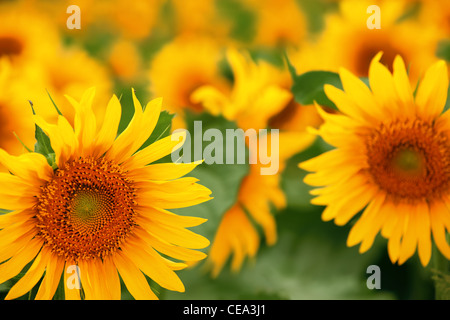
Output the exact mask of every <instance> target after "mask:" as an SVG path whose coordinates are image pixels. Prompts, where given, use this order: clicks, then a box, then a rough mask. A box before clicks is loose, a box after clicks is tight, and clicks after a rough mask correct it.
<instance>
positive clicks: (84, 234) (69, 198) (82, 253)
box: [36, 158, 136, 261]
mask: <svg viewBox="0 0 450 320" xmlns="http://www.w3.org/2000/svg"><path fill="white" fill-rule="evenodd" d="M41 189H42V191H41V194H40V195H39V197H38V199H39V203H38V205H37V206H36V211H37V213H36V216H37V219H38V220H39V223H38V227H39V231H40V232H39V234H40V236H42V237H43V238H44V241H45V243H46V244H47V245H48V246H50V247H51V248H52V250H53V251H54V252H56V253H58V254H59V255H63V256H64V257H65V258H66V261H67V260H71V261H78V260H79V259H89V258H93V257H102V258H103V257H104V256H106V255H108V254H109V253H111V252H113V251H114V250H116V249H117V248H119V247H120V245H121V243H122V242H123V240H124V239H125V238H126V237H127V235H128V234H129V233H130V231H131V229H132V228H133V227H134V215H135V211H134V208H135V206H136V201H135V198H136V196H135V188H134V186H133V183H132V181H130V180H129V179H128V178H127V176H126V174H125V173H124V172H123V171H122V169H121V167H120V166H118V165H115V164H113V163H111V162H109V161H107V160H105V159H104V158H100V159H97V160H95V159H92V158H80V159H78V160H73V161H69V162H67V163H66V165H65V167H64V168H62V169H58V170H56V171H55V174H54V176H53V178H52V180H50V181H49V182H48V183H47V184H46V185H45V186H43V187H42V188H41Z"/></svg>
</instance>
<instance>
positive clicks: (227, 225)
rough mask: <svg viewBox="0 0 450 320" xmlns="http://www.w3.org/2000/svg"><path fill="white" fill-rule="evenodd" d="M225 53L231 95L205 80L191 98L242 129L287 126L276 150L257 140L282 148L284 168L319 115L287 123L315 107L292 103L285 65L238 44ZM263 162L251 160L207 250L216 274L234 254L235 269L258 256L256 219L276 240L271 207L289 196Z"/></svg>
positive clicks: (303, 143)
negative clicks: (258, 56) (264, 171)
mask: <svg viewBox="0 0 450 320" xmlns="http://www.w3.org/2000/svg"><path fill="white" fill-rule="evenodd" d="M227 58H228V61H229V64H230V66H231V70H232V71H233V80H234V83H233V88H232V90H231V92H230V94H229V95H226V94H224V93H223V92H222V91H220V90H219V89H217V88H214V87H213V86H211V85H207V86H203V87H200V88H199V89H197V90H196V91H195V92H194V93H193V95H192V99H193V100H194V101H195V102H199V103H201V104H202V105H203V106H204V108H205V109H206V110H208V111H209V112H211V113H212V114H221V115H223V116H224V117H225V118H226V119H228V120H233V121H236V122H237V124H238V127H239V128H241V129H243V130H248V129H256V130H259V129H266V128H268V127H269V126H270V125H275V126H276V127H275V128H277V129H288V130H287V131H284V130H283V132H281V133H280V136H279V140H280V141H279V144H280V145H279V150H273V149H272V148H271V147H272V146H271V145H270V144H269V143H266V144H265V145H263V144H261V141H259V142H258V145H259V148H264V147H265V148H267V149H268V150H271V152H277V153H278V154H277V157H278V160H279V162H280V168H279V170H280V171H282V170H283V168H284V166H285V164H284V163H285V162H286V161H287V159H288V158H289V157H290V156H292V155H294V154H295V153H298V152H300V151H302V150H304V149H305V148H307V147H308V146H309V145H310V144H312V142H313V141H314V137H313V136H312V135H310V134H308V133H307V132H306V131H304V130H305V128H306V126H308V125H317V124H318V123H319V120H318V117H314V115H313V116H312V117H309V118H307V117H305V119H308V120H311V122H309V123H307V124H304V125H302V124H301V122H300V121H299V122H298V123H295V124H293V125H292V127H289V122H291V121H292V122H294V121H295V115H296V114H302V115H306V114H308V113H315V110H313V109H308V110H302V109H303V107H302V106H300V105H296V104H295V102H293V97H292V94H291V93H290V91H289V89H287V87H288V85H287V84H288V83H289V82H290V81H289V80H290V78H289V74H288V73H287V70H284V71H283V70H281V69H278V68H277V67H275V66H273V65H271V64H269V63H267V62H265V61H258V63H256V62H254V61H253V60H252V58H251V57H250V56H249V55H248V54H247V53H241V52H239V51H238V50H236V49H229V50H228V52H227ZM285 85H286V86H285ZM285 87H286V88H285ZM284 113H289V115H288V116H287V118H288V119H284V115H283V114H284ZM302 118H303V117H302ZM292 122H291V123H292ZM292 128H294V129H293V130H289V129H292ZM267 135H270V133H267ZM262 138H265V139H267V141H272V140H271V138H268V137H267V136H265V137H262V136H261V135H260V136H259V137H258V139H259V140H261V139H262ZM255 157H257V155H255ZM262 167H264V165H263V164H262V163H259V162H258V163H256V164H251V165H250V172H249V174H248V175H247V176H246V177H245V178H244V179H243V180H242V182H241V185H240V187H239V195H238V198H237V201H236V204H235V205H234V206H233V207H231V208H230V210H229V211H227V212H225V213H224V215H223V218H222V221H221V223H220V225H219V227H218V230H217V233H216V235H215V239H214V242H213V244H212V246H211V250H210V255H209V260H210V263H211V265H212V273H213V275H215V276H217V275H218V274H219V272H220V271H221V269H222V268H223V266H224V264H225V263H226V261H227V260H228V258H229V256H231V255H232V254H233V255H234V258H233V262H232V265H231V267H232V269H233V270H235V271H238V270H239V269H240V268H241V266H242V263H243V261H244V258H245V257H247V256H248V257H250V258H253V257H255V255H256V253H257V249H258V247H259V242H260V237H259V235H258V232H257V230H256V227H255V226H254V225H253V224H252V222H251V221H252V220H253V221H255V222H256V224H258V225H260V226H261V227H262V229H263V233H264V237H265V240H266V243H267V244H268V245H274V244H275V242H276V239H277V230H276V222H275V218H274V217H273V214H272V212H271V211H272V210H271V206H272V205H273V206H274V207H275V208H276V209H277V210H281V209H283V208H284V207H285V206H286V199H285V196H284V194H283V191H282V190H281V188H280V175H279V174H278V173H275V174H272V175H262V174H261V168H262ZM247 213H248V215H249V216H248V215H247Z"/></svg>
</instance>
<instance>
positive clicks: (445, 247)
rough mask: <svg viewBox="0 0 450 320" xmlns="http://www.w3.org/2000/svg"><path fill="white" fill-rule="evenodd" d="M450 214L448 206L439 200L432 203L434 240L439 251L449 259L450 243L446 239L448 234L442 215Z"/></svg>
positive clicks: (431, 217) (431, 214)
mask: <svg viewBox="0 0 450 320" xmlns="http://www.w3.org/2000/svg"><path fill="white" fill-rule="evenodd" d="M449 214H450V212H449V210H448V208H447V207H446V206H445V205H443V204H442V203H440V202H439V201H434V202H432V203H431V208H430V225H431V231H432V232H433V238H434V242H435V243H436V246H437V247H438V249H439V251H440V252H441V253H442V254H443V255H444V256H445V257H446V258H447V259H449V260H450V245H449V244H448V242H447V240H446V239H445V236H446V232H445V226H444V223H443V222H442V219H441V217H440V216H441V215H449ZM448 231H450V230H448Z"/></svg>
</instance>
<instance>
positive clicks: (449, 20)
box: [419, 0, 450, 39]
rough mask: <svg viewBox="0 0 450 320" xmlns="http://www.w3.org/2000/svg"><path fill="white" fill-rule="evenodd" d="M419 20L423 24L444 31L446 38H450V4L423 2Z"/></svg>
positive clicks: (422, 0) (421, 2)
mask: <svg viewBox="0 0 450 320" xmlns="http://www.w3.org/2000/svg"><path fill="white" fill-rule="evenodd" d="M419 19H420V23H422V24H426V25H430V24H431V25H434V26H436V27H437V28H438V29H440V30H442V31H443V33H444V37H445V38H447V39H448V37H449V36H450V2H448V1H426V0H421V1H420V12H419Z"/></svg>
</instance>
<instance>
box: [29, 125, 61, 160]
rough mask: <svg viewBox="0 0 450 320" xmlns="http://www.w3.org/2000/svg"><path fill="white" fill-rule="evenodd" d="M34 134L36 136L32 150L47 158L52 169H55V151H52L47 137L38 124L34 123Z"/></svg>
mask: <svg viewBox="0 0 450 320" xmlns="http://www.w3.org/2000/svg"><path fill="white" fill-rule="evenodd" d="M34 136H35V138H36V144H35V145H34V152H37V153H40V154H42V155H43V156H44V157H45V158H46V159H47V162H48V164H49V165H50V166H51V167H52V168H53V169H56V157H55V152H54V151H53V148H52V145H51V143H50V139H49V137H48V136H47V135H46V134H45V133H44V131H43V130H42V129H41V128H40V127H39V126H38V125H35V133H34Z"/></svg>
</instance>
